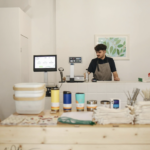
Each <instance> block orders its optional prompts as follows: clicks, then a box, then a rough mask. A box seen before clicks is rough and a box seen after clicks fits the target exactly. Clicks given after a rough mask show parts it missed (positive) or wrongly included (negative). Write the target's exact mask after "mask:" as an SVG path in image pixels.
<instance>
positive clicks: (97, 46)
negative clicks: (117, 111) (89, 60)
mask: <svg viewBox="0 0 150 150" xmlns="http://www.w3.org/2000/svg"><path fill="white" fill-rule="evenodd" d="M94 49H95V51H99V50H103V51H105V50H106V49H107V46H106V45H104V44H98V45H96V46H95V47H94Z"/></svg>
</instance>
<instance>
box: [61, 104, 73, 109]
mask: <svg viewBox="0 0 150 150" xmlns="http://www.w3.org/2000/svg"><path fill="white" fill-rule="evenodd" d="M63 109H65V110H68V109H72V104H63Z"/></svg>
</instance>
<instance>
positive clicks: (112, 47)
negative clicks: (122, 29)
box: [95, 34, 129, 60]
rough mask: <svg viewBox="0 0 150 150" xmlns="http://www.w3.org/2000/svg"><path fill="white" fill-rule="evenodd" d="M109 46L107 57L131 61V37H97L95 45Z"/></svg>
mask: <svg viewBox="0 0 150 150" xmlns="http://www.w3.org/2000/svg"><path fill="white" fill-rule="evenodd" d="M97 44H105V45H106V46H107V49H106V56H108V57H112V58H113V59H114V60H129V35H112V34H111V35H95V45H97Z"/></svg>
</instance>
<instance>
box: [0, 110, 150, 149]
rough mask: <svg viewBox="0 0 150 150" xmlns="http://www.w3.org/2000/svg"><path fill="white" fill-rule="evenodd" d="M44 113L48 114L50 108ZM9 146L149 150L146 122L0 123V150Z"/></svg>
mask: <svg viewBox="0 0 150 150" xmlns="http://www.w3.org/2000/svg"><path fill="white" fill-rule="evenodd" d="M44 113H45V115H50V111H45V112H44ZM61 113H62V112H60V113H57V115H58V116H59V115H61ZM53 115H54V114H53ZM55 115H56V114H55ZM13 148H14V150H91V149H92V150H99V149H102V150H104V149H105V150H117V149H118V150H119V149H121V150H132V149H136V150H149V149H150V125H93V126H91V125H79V126H78V125H69V124H61V123H58V124H57V125H56V126H20V125H18V126H2V125H0V150H11V149H13ZM15 148H16V149H15Z"/></svg>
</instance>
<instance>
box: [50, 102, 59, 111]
mask: <svg viewBox="0 0 150 150" xmlns="http://www.w3.org/2000/svg"><path fill="white" fill-rule="evenodd" d="M51 109H52V110H59V103H51Z"/></svg>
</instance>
